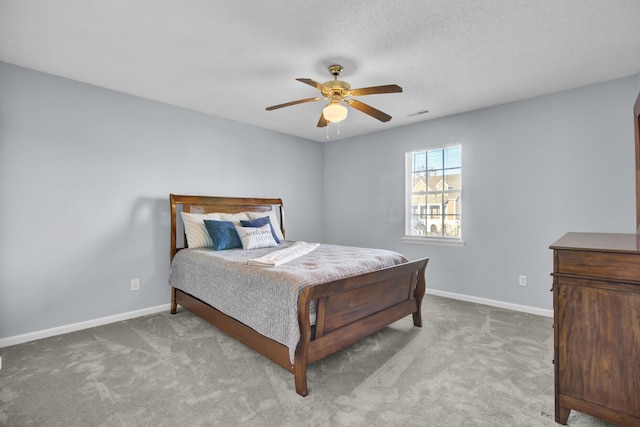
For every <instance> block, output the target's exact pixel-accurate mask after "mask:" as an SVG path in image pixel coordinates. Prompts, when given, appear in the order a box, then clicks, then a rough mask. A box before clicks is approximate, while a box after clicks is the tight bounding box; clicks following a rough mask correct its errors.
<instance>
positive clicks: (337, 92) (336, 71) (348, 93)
mask: <svg viewBox="0 0 640 427" xmlns="http://www.w3.org/2000/svg"><path fill="white" fill-rule="evenodd" d="M329 72H330V73H331V75H332V76H333V80H329V81H328V82H324V83H318V82H316V81H314V80H311V79H304V78H303V79H296V80H298V81H299V82H302V83H306V84H308V85H309V86H313V87H315V88H317V89H319V90H320V92H321V93H322V96H317V97H315V98H305V99H299V100H297V101H291V102H285V103H284V104H278V105H272V106H271V107H267V111H271V110H277V109H278V108H282V107H289V106H291V105H296V104H303V103H305V102H313V101H321V100H330V102H329V104H327V105H326V106H325V107H324V109H323V110H322V114H321V115H320V120H318V127H325V126H327V125H328V124H329V122H332V123H338V122H341V121H342V120H344V119H345V118H346V117H347V112H348V110H347V107H345V106H344V105H343V102H344V103H346V104H347V105H349V106H350V107H353V108H355V109H356V110H360V111H362V112H363V113H365V114H368V115H370V116H371V117H373V118H375V119H378V120H380V121H381V122H388V121H389V120H391V116H390V115H388V114H386V113H383V112H382V111H380V110H376V109H375V108H373V107H372V106H370V105H367V104H365V103H364V102H360V101H358V100H357V99H353V98H350V97H353V96H363V95H375V94H379V93H399V92H402V88H401V87H400V86H398V85H385V86H371V87H363V88H360V89H351V85H350V84H349V83H347V82H345V81H342V80H338V76H339V75H340V73H341V72H342V65H338V64H334V65H330V66H329Z"/></svg>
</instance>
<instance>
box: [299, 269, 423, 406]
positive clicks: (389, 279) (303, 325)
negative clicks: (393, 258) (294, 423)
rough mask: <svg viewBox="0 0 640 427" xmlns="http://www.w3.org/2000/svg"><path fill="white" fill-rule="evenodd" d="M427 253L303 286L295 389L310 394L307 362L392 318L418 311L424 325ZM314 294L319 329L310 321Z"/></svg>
mask: <svg viewBox="0 0 640 427" xmlns="http://www.w3.org/2000/svg"><path fill="white" fill-rule="evenodd" d="M428 262H429V259H428V258H424V259H421V260H418V261H413V262H409V263H405V264H401V265H397V266H394V267H389V268H385V269H382V270H378V271H374V272H371V273H365V274H361V275H358V276H352V277H349V278H346V279H341V280H336V281H333V282H329V283H324V284H322V285H316V286H309V287H306V288H305V289H303V291H302V294H301V296H300V305H299V311H298V322H299V323H300V335H301V336H300V342H299V343H298V347H297V348H296V354H295V363H294V371H295V372H294V373H295V383H296V392H297V393H298V394H300V395H301V396H306V395H307V394H308V389H307V378H306V376H307V373H306V367H307V365H308V364H310V363H313V362H316V361H318V360H320V359H322V358H323V357H325V356H327V355H329V354H331V353H334V352H336V351H338V350H341V349H343V348H345V347H347V346H349V345H351V344H353V343H355V342H356V341H358V340H360V339H362V338H364V337H366V336H368V335H370V334H372V333H373V332H376V331H378V330H380V329H382V328H384V327H386V326H388V325H390V324H391V323H393V322H395V321H397V320H399V319H401V318H403V317H405V316H407V315H409V314H412V315H413V324H414V325H415V326H422V316H421V312H420V310H421V305H422V298H423V296H424V293H425V270H426V267H427V263H428ZM312 300H317V314H316V325H315V330H314V332H315V333H314V334H312V329H311V326H310V322H309V310H310V303H311V301H312Z"/></svg>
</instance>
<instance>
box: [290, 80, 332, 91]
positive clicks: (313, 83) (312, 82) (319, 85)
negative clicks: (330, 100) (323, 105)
mask: <svg viewBox="0 0 640 427" xmlns="http://www.w3.org/2000/svg"><path fill="white" fill-rule="evenodd" d="M296 80H297V81H299V82H302V83H306V84H308V85H309V86H313V87H315V88H316V89H318V90H319V91H320V92H331V88H328V87H326V86H325V85H323V84H322V83H318V82H317V81H315V80H311V79H296Z"/></svg>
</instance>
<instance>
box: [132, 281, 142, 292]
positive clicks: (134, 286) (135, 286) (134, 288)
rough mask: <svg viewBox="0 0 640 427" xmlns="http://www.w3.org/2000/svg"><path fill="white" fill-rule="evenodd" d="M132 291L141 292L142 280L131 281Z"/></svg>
mask: <svg viewBox="0 0 640 427" xmlns="http://www.w3.org/2000/svg"><path fill="white" fill-rule="evenodd" d="M131 290H132V291H139V290H140V279H131Z"/></svg>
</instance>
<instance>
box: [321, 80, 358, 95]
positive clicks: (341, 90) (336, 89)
mask: <svg viewBox="0 0 640 427" xmlns="http://www.w3.org/2000/svg"><path fill="white" fill-rule="evenodd" d="M323 85H324V86H326V87H328V88H329V89H331V92H328V91H326V90H324V89H323V90H322V94H323V95H324V96H332V95H339V96H341V97H345V96H348V95H349V92H350V91H351V85H350V84H349V83H347V82H345V81H342V80H329V81H328V82H324V83H323Z"/></svg>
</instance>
